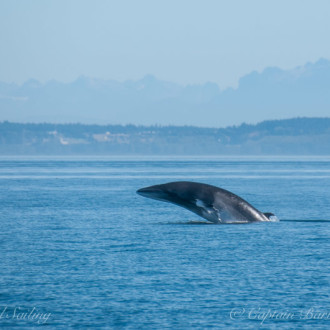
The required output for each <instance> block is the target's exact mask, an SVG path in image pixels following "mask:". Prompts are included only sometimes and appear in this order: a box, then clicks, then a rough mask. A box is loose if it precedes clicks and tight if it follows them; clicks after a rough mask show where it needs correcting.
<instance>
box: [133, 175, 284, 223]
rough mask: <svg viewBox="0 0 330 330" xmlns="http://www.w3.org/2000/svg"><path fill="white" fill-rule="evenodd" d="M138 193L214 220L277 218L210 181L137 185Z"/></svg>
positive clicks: (252, 220) (273, 219) (221, 221)
mask: <svg viewBox="0 0 330 330" xmlns="http://www.w3.org/2000/svg"><path fill="white" fill-rule="evenodd" d="M137 193H138V194H139V195H141V196H144V197H148V198H152V199H156V200H160V201H164V202H169V203H172V204H176V205H179V206H181V207H184V208H186V209H188V210H189V211H191V212H194V213H196V214H198V215H199V216H201V217H202V218H204V219H206V220H208V221H211V222H213V223H248V222H254V221H278V219H277V218H276V217H275V216H274V214H273V213H263V212H260V211H259V210H257V209H256V208H255V207H253V206H252V205H251V204H249V203H248V202H247V201H245V200H244V199H242V198H241V197H239V196H237V195H235V194H233V193H232V192H230V191H228V190H225V189H221V188H218V187H215V186H212V185H209V184H204V183H198V182H189V181H177V182H170V183H165V184H159V185H154V186H150V187H146V188H142V189H139V190H138V191H137Z"/></svg>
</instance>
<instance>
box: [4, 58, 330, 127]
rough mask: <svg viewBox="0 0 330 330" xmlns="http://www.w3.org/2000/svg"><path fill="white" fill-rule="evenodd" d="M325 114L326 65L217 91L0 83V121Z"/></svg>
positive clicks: (211, 123)
mask: <svg viewBox="0 0 330 330" xmlns="http://www.w3.org/2000/svg"><path fill="white" fill-rule="evenodd" d="M311 115H313V116H317V117H326V116H329V115H330V61H328V60H325V59H321V60H319V61H317V62H316V63H308V64H306V65H304V66H301V67H297V68H295V69H293V70H287V71H286V70H281V69H278V68H267V69H265V70H264V71H263V72H261V73H258V72H252V73H250V74H248V75H246V76H244V77H242V78H241V79H240V81H239V86H238V88H237V89H233V88H229V89H226V90H224V91H220V90H219V88H218V85H216V84H215V83H206V84H203V85H187V86H181V85H178V84H174V83H170V82H164V81H160V80H158V79H156V78H155V77H153V76H151V75H149V76H146V77H144V78H143V79H141V80H139V81H126V82H123V83H121V82H117V81H105V80H98V79H91V78H87V77H80V78H79V79H77V80H76V81H74V82H72V83H67V84H65V83H60V82H56V81H49V82H47V83H45V84H41V83H40V82H38V81H36V80H29V81H27V82H26V83H24V84H22V85H16V84H7V83H3V82H2V83H1V82H0V121H1V120H2V121H3V120H9V121H15V122H38V123H41V122H54V123H78V122H79V123H84V124H135V125H154V124H160V125H194V126H204V127H205V126H206V127H225V126H228V125H237V124H241V123H243V122H246V123H257V122H260V121H262V120H266V119H267V120H268V119H281V118H290V117H297V116H311Z"/></svg>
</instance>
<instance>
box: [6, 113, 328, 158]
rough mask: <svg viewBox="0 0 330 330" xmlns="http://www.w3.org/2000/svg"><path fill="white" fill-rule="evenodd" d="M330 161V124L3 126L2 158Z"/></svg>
mask: <svg viewBox="0 0 330 330" xmlns="http://www.w3.org/2000/svg"><path fill="white" fill-rule="evenodd" d="M136 154H140V155H328V156H330V118H295V119H287V120H273V121H264V122H261V123H259V124H257V125H247V124H242V125H240V126H231V127H227V128H202V127H194V126H181V127H179V126H134V125H127V126H120V125H82V124H19V123H10V122H2V123H0V155H136Z"/></svg>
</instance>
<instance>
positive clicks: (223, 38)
mask: <svg viewBox="0 0 330 330" xmlns="http://www.w3.org/2000/svg"><path fill="white" fill-rule="evenodd" d="M329 17H330V1H327V0H313V1H311V0H310V1H304V0H286V1H282V0H276V1H266V0H263V1H261V0H249V1H247V0H245V1H243V0H241V1H235V0H230V1H229V0H228V1H221V0H200V1H193V0H175V1H173V0H166V1H165V0H164V1H157V0H154V1H151V0H149V1H148V0H117V1H111V0H93V1H86V0H47V1H45V0H29V1H24V0H0V47H1V51H0V63H1V67H0V68H1V69H0V81H6V82H12V81H14V82H19V83H21V82H23V81H25V80H27V79H29V78H36V79H39V80H41V81H47V80H50V79H56V80H59V81H64V82H66V81H72V80H74V79H76V78H77V77H78V76H81V75H86V76H90V77H96V78H104V79H115V80H120V81H122V80H126V79H134V80H135V79H140V78H142V77H143V76H144V75H146V74H153V75H155V76H156V77H157V78H159V79H163V80H169V81H173V82H178V83H182V84H190V83H204V82H206V81H214V82H216V83H218V84H219V86H220V87H221V88H225V87H227V86H236V84H237V82H238V79H239V78H240V77H241V76H242V75H244V74H247V73H249V72H251V71H253V70H258V71H261V70H262V69H264V68H265V67H267V66H279V67H280V68H283V69H289V68H293V67H295V66H298V65H303V64H305V63H306V62H308V61H312V62H314V61H316V60H318V59H319V58H321V57H324V58H328V59H330V43H329V36H330V19H329Z"/></svg>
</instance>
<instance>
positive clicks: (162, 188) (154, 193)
mask: <svg viewBox="0 0 330 330" xmlns="http://www.w3.org/2000/svg"><path fill="white" fill-rule="evenodd" d="M136 193H137V194H139V195H141V196H143V197H147V198H151V199H156V200H159V201H163V202H171V201H172V197H173V196H172V195H173V194H172V192H171V191H169V190H168V189H167V187H166V185H164V184H158V185H155V186H150V187H146V188H141V189H139V190H138V191H137V192H136Z"/></svg>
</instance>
